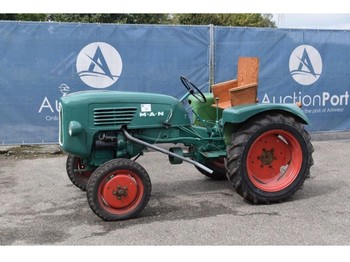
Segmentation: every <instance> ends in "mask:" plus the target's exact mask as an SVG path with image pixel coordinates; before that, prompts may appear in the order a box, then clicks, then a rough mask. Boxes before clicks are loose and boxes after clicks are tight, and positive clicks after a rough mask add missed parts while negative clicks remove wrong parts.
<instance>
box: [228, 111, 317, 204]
mask: <svg viewBox="0 0 350 262" xmlns="http://www.w3.org/2000/svg"><path fill="white" fill-rule="evenodd" d="M310 139H311V138H310V135H309V134H308V133H307V131H306V130H305V129H304V127H303V125H302V124H300V123H299V122H297V121H296V120H295V119H294V118H292V117H290V116H287V115H283V114H279V113H270V114H265V115H260V116H257V117H255V118H253V119H251V120H250V121H249V122H248V123H247V124H246V125H244V126H243V127H242V128H240V129H239V130H237V132H235V133H233V134H232V137H231V142H232V143H231V145H229V146H228V147H227V160H226V167H227V170H228V172H227V177H228V179H229V181H230V182H231V183H232V185H233V186H234V188H235V189H236V192H237V193H238V194H239V195H241V196H242V197H243V198H244V199H246V200H248V201H249V202H253V203H255V204H257V203H273V202H282V201H284V200H287V199H288V198H290V197H292V196H293V195H294V194H295V192H296V191H298V190H299V189H300V188H301V187H302V186H303V183H304V181H305V179H306V178H308V177H309V175H310V167H311V166H312V165H313V158H312V152H313V151H314V149H313V146H312V144H311V142H310Z"/></svg>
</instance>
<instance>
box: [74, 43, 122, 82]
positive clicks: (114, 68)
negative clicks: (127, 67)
mask: <svg viewBox="0 0 350 262" xmlns="http://www.w3.org/2000/svg"><path fill="white" fill-rule="evenodd" d="M76 67H77V73H78V75H79V77H80V79H81V80H82V81H83V82H84V83H85V84H87V85H88V86H91V87H93V88H107V87H109V86H111V85H112V84H114V83H115V82H116V81H117V80H118V78H119V77H120V74H121V72H122V67H123V64H122V59H121V57H120V55H119V53H118V51H117V50H116V49H115V48H114V47H113V46H111V45H109V44H107V43H103V42H96V43H92V44H89V45H87V46H85V47H84V48H83V49H82V50H81V51H80V53H79V55H78V57H77V64H76Z"/></svg>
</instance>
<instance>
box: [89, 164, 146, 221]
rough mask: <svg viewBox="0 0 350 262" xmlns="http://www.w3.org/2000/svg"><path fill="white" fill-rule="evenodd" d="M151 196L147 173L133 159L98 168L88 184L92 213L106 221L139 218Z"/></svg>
mask: <svg viewBox="0 0 350 262" xmlns="http://www.w3.org/2000/svg"><path fill="white" fill-rule="evenodd" d="M150 195H151V180H150V178H149V176H148V173H147V172H146V170H145V169H144V168H143V167H142V166H141V165H140V164H138V163H136V162H134V161H132V160H130V159H114V160H111V161H108V162H106V163H105V164H103V165H102V166H100V167H99V168H97V169H96V171H95V172H94V173H93V174H92V176H91V178H90V180H89V182H88V185H87V200H88V203H89V206H90V208H91V209H92V211H93V212H94V213H95V214H96V215H97V216H99V217H101V218H102V219H103V220H106V221H117V220H124V219H130V218H134V217H137V216H138V215H140V213H141V212H142V211H143V209H144V208H145V207H146V205H147V203H148V201H149V198H150Z"/></svg>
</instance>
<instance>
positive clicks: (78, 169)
mask: <svg viewBox="0 0 350 262" xmlns="http://www.w3.org/2000/svg"><path fill="white" fill-rule="evenodd" d="M74 166H75V169H74V173H75V175H76V176H77V177H79V178H80V179H81V180H82V181H84V182H86V183H87V182H88V181H89V178H90V176H91V175H92V173H93V170H88V171H83V170H84V169H85V168H86V167H85V165H83V164H82V163H81V159H80V158H76V162H75V165H74Z"/></svg>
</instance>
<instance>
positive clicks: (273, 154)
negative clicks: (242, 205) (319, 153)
mask: <svg viewBox="0 0 350 262" xmlns="http://www.w3.org/2000/svg"><path fill="white" fill-rule="evenodd" d="M302 160H303V156H302V150H301V146H300V144H299V142H298V140H297V139H296V138H295V137H294V136H293V135H292V134H291V133H289V132H287V131H285V130H281V129H276V130H270V131H268V132H265V133H263V134H262V135H260V136H259V137H258V138H257V139H256V140H255V141H254V143H253V144H252V146H251V147H250V149H249V152H248V159H247V172H248V177H249V179H250V181H251V182H252V183H253V184H254V186H256V187H257V188H259V189H261V190H263V191H266V192H277V191H281V190H283V189H285V188H287V187H288V186H289V185H290V184H292V183H293V181H294V180H295V179H296V178H297V176H298V174H299V172H300V169H301V165H302Z"/></svg>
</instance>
